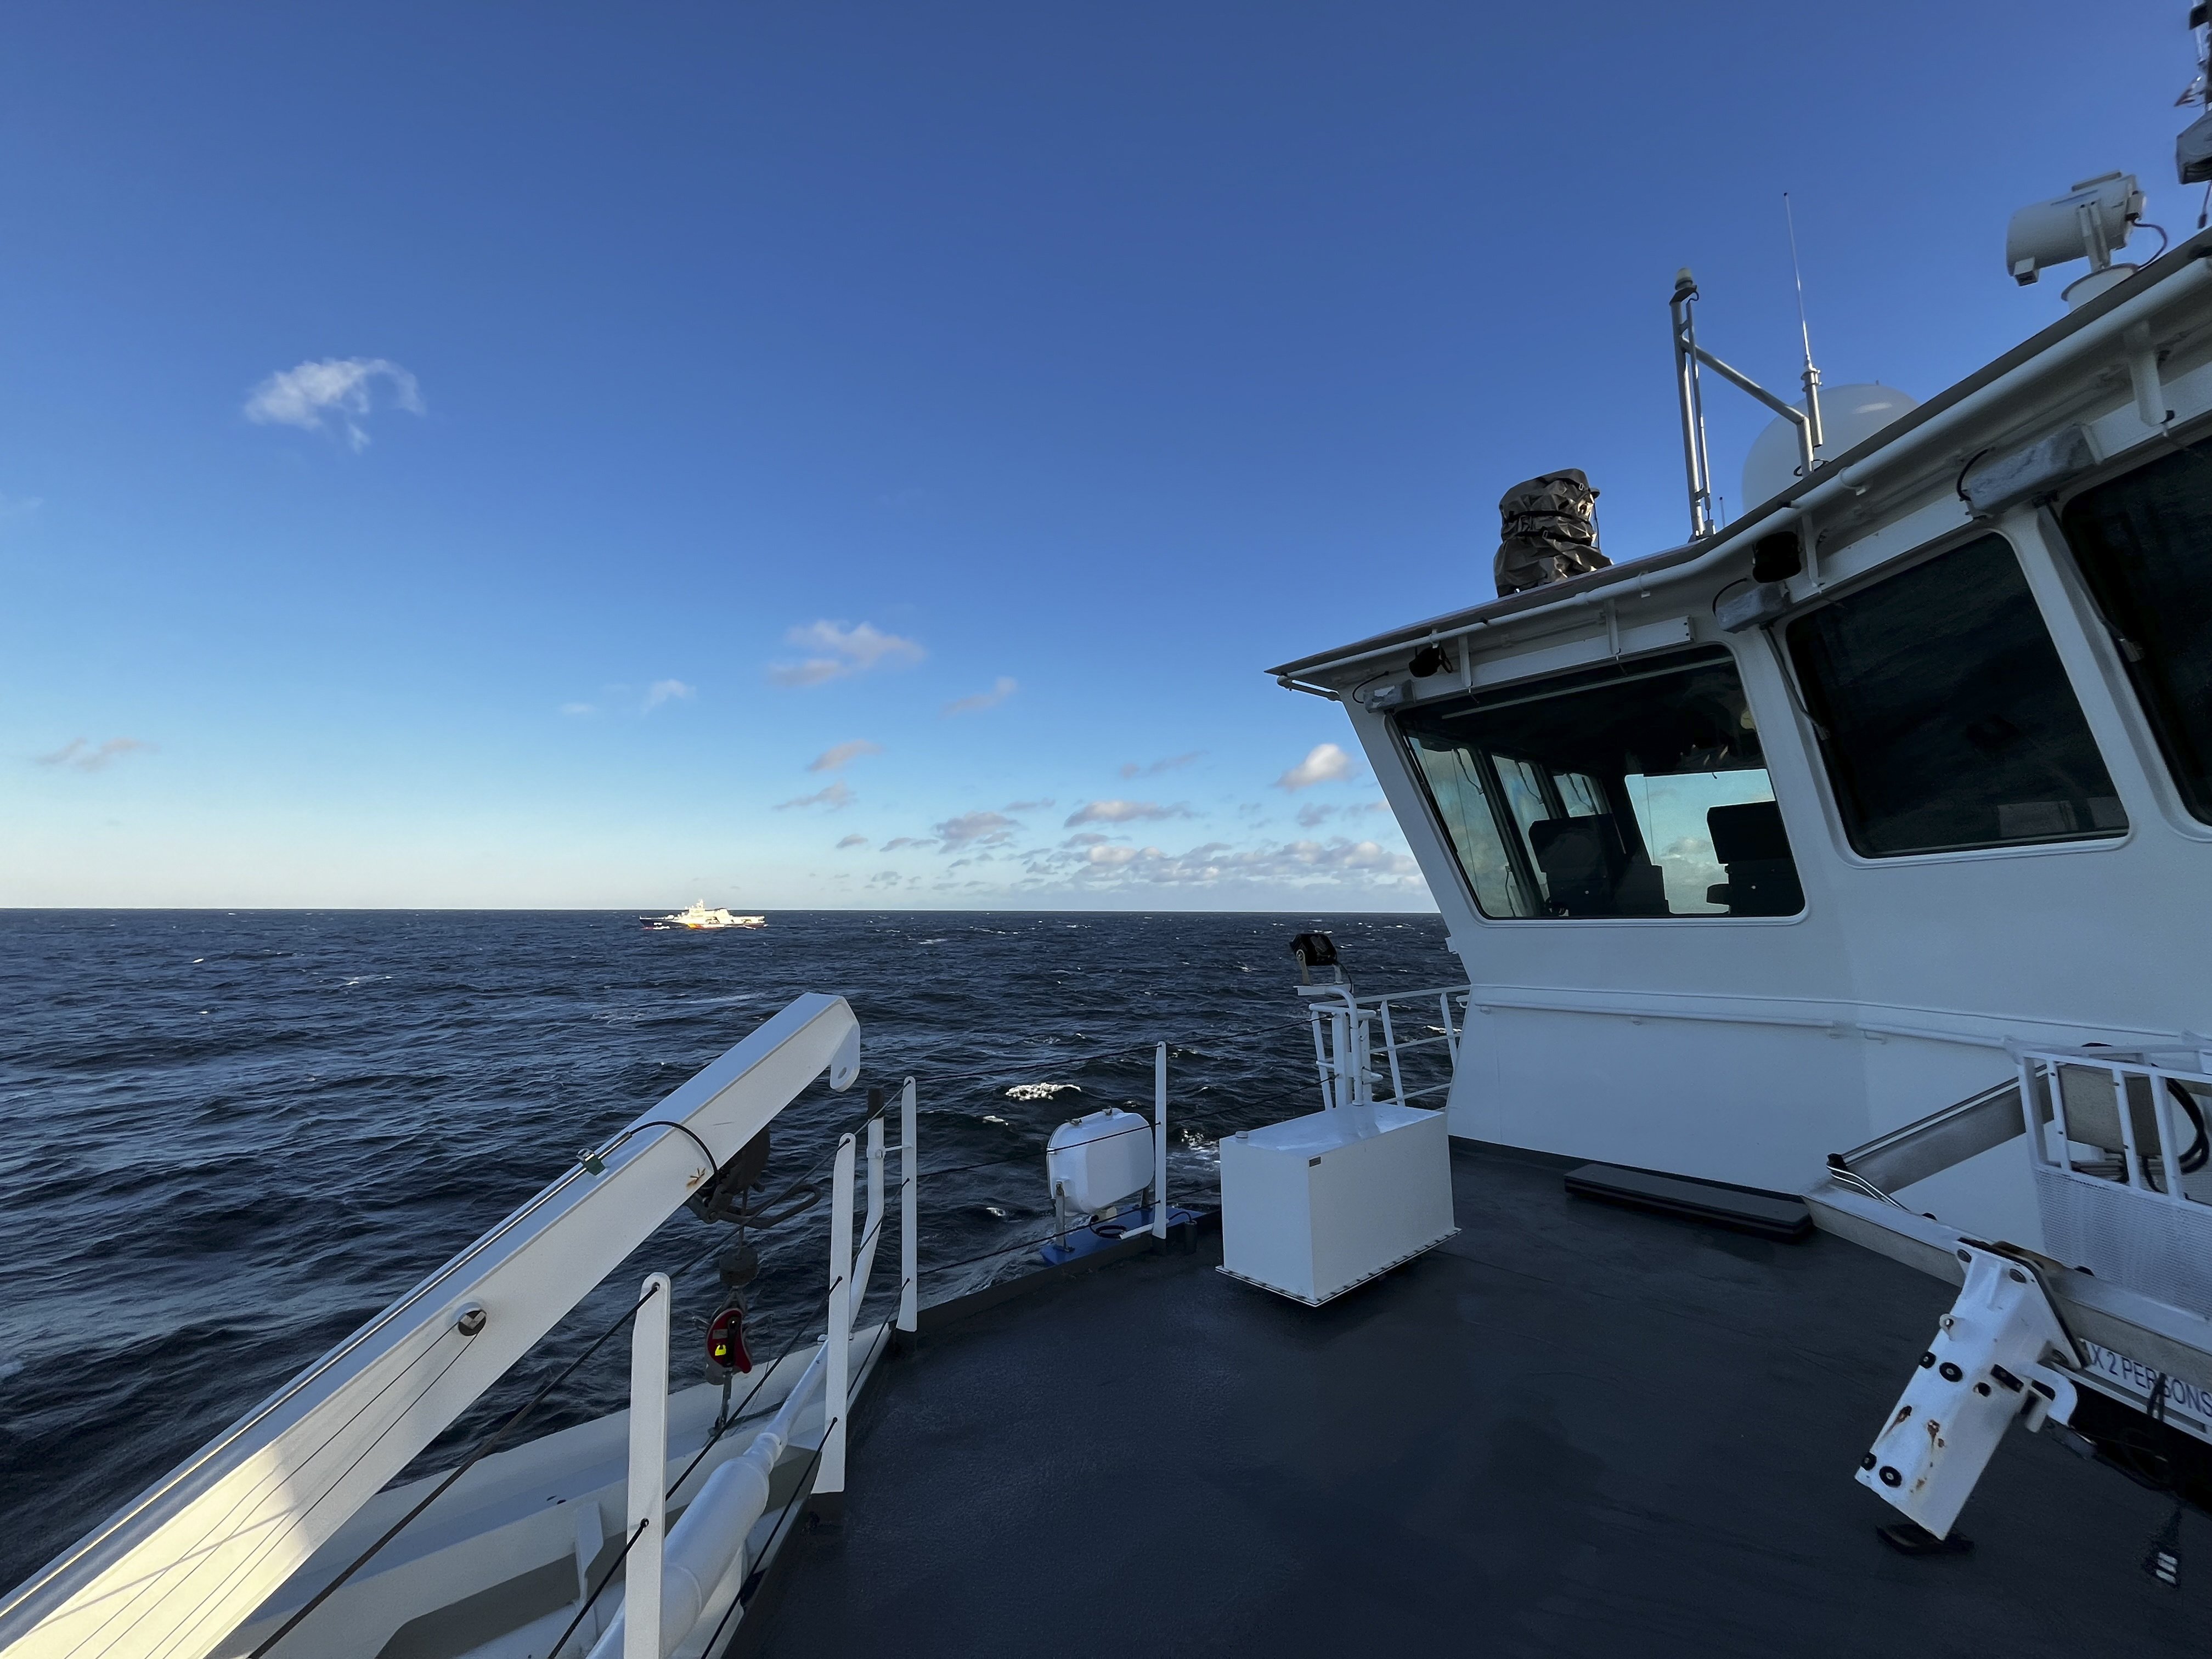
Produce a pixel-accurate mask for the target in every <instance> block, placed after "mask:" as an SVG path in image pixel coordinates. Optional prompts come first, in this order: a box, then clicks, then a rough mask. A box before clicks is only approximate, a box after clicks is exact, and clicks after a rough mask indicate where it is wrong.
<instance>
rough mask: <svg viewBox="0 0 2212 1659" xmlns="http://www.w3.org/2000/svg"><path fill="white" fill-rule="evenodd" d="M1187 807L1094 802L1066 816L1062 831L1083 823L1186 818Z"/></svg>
mask: <svg viewBox="0 0 2212 1659" xmlns="http://www.w3.org/2000/svg"><path fill="white" fill-rule="evenodd" d="M1189 816H1190V808H1188V806H1162V805H1158V804H1157V803H1156V802H1153V801H1148V800H1094V801H1091V802H1088V803H1086V804H1085V805H1082V806H1079V807H1077V808H1076V809H1075V811H1073V812H1071V813H1069V814H1068V817H1067V822H1066V823H1065V824H1063V825H1062V826H1061V828H1063V829H1074V828H1075V827H1076V826H1077V825H1078V824H1084V823H1141V822H1145V821H1148V820H1151V819H1155V818H1187V817H1189Z"/></svg>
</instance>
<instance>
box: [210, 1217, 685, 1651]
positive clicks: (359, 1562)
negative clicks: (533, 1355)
mask: <svg viewBox="0 0 2212 1659" xmlns="http://www.w3.org/2000/svg"><path fill="white" fill-rule="evenodd" d="M703 1254H704V1253H703V1252H702V1255H703ZM699 1259H700V1258H699V1257H698V1256H694V1257H693V1258H692V1261H693V1262H694V1263H696V1261H698V1260H699ZM688 1265H690V1264H687V1266H688ZM678 1271H679V1272H681V1271H683V1270H682V1269H680V1268H679V1269H678ZM659 1294H660V1287H659V1285H651V1286H649V1287H647V1291H646V1292H645V1294H644V1295H643V1296H641V1297H638V1299H637V1300H636V1301H635V1302H634V1303H632V1304H630V1305H629V1307H628V1308H626V1309H624V1310H623V1313H622V1316H621V1317H619V1318H618V1319H617V1320H616V1321H615V1322H614V1323H613V1324H611V1325H610V1326H608V1327H607V1328H606V1329H605V1330H604V1331H601V1332H600V1333H599V1335H597V1336H596V1337H594V1338H592V1343H591V1346H589V1347H587V1348H586V1349H585V1350H584V1351H583V1352H581V1353H580V1354H578V1355H577V1356H576V1357H575V1358H574V1359H572V1360H570V1361H569V1362H568V1364H566V1365H564V1366H562V1368H561V1370H559V1371H558V1372H557V1373H556V1374H555V1375H554V1376H552V1377H551V1378H550V1380H549V1381H548V1382H547V1383H545V1384H544V1386H543V1387H542V1388H540V1389H538V1392H537V1393H536V1394H533V1395H531V1396H530V1398H529V1399H528V1400H526V1401H524V1402H523V1403H522V1404H521V1406H520V1407H517V1408H516V1409H515V1411H514V1412H513V1413H512V1414H510V1415H509V1416H508V1418H507V1420H506V1421H505V1422H504V1423H501V1425H499V1426H498V1427H497V1428H496V1429H495V1430H493V1431H491V1433H489V1434H488V1435H486V1436H485V1437H483V1439H482V1440H480V1441H478V1442H477V1445H476V1449H474V1450H473V1451H471V1453H470V1454H469V1455H468V1456H467V1457H465V1458H464V1459H463V1460H462V1461H461V1462H460V1464H459V1466H458V1467H457V1468H455V1469H454V1470H453V1473H452V1474H449V1475H447V1477H446V1478H445V1479H444V1480H441V1481H440V1482H439V1483H438V1485H437V1486H436V1487H435V1489H434V1490H433V1491H432V1492H431V1493H430V1495H429V1496H428V1498H424V1499H423V1500H422V1502H421V1503H419V1504H416V1506H415V1507H414V1508H413V1509H411V1510H408V1511H407V1513H406V1514H404V1515H403V1516H400V1517H399V1518H398V1520H397V1521H395V1522H392V1525H391V1527H390V1528H388V1529H387V1530H386V1532H385V1534H384V1535H383V1536H382V1537H381V1538H379V1539H378V1540H377V1541H375V1542H374V1544H371V1545H370V1546H369V1547H368V1548H367V1549H365V1550H363V1551H362V1553H360V1554H359V1555H357V1556H356V1557H355V1558H354V1559H353V1560H352V1561H351V1562H350V1563H349V1564H348V1565H346V1566H345V1568H344V1569H343V1571H340V1572H339V1573H338V1575H337V1577H335V1578H333V1579H331V1582H330V1583H327V1584H325V1585H324V1586H323V1587H322V1589H319V1590H317V1591H316V1592H315V1593H314V1594H313V1595H311V1596H309V1597H308V1598H307V1602H306V1603H305V1604H304V1605H303V1606H302V1607H301V1608H300V1610H299V1611H298V1612H296V1613H294V1614H293V1615H292V1616H291V1617H290V1618H289V1619H287V1620H285V1621H284V1623H283V1625H282V1626H280V1627H279V1628H278V1629H277V1631H276V1634H275V1635H273V1636H271V1637H270V1638H268V1640H266V1641H264V1642H263V1643H262V1644H261V1645H260V1646H258V1647H257V1648H255V1649H254V1650H253V1651H252V1653H251V1654H250V1655H248V1656H247V1659H263V1656H264V1655H265V1654H266V1653H267V1652H268V1651H269V1650H270V1649H271V1648H273V1647H275V1646H276V1644H278V1643H279V1642H281V1641H283V1639H284V1638H286V1637H287V1636H289V1635H290V1634H291V1633H292V1632H294V1631H295V1630H296V1629H298V1628H299V1626H300V1625H301V1621H302V1620H305V1619H306V1618H307V1615H308V1614H310V1613H313V1612H314V1610H315V1609H316V1608H317V1607H320V1606H322V1605H323V1603H324V1602H325V1601H328V1600H330V1598H331V1596H332V1595H336V1594H337V1591H338V1589H339V1588H340V1587H341V1586H343V1584H344V1583H346V1582H347V1581H348V1580H349V1579H350V1578H351V1577H353V1576H354V1574H356V1573H357V1572H359V1571H361V1570H362V1568H363V1567H365V1566H367V1565H368V1564H369V1562H370V1561H371V1560H373V1559H375V1557H376V1555H377V1553H379V1552H380V1551H381V1550H382V1549H383V1548H384V1547H385V1546H386V1545H387V1544H389V1543H390V1542H391V1541H392V1540H393V1539H395V1538H397V1537H398V1536H399V1534H400V1533H401V1532H402V1531H404V1529H405V1528H406V1527H407V1525H408V1523H409V1522H411V1521H413V1520H414V1519H415V1517H416V1516H418V1515H420V1514H422V1511H423V1510H427V1509H428V1508H429V1507H430V1505H431V1504H435V1503H436V1502H437V1501H438V1499H439V1498H442V1497H443V1496H445V1494H446V1492H447V1491H448V1490H449V1489H450V1488H451V1487H452V1486H453V1483H454V1482H455V1481H456V1480H459V1479H460V1478H461V1477H462V1476H463V1475H465V1474H467V1473H468V1472H469V1471H470V1470H471V1469H472V1468H475V1467H476V1466H477V1463H479V1462H482V1461H483V1459H484V1458H485V1457H486V1456H487V1455H489V1454H490V1453H491V1452H492V1451H493V1450H494V1449H496V1448H497V1447H498V1446H499V1444H500V1443H501V1442H502V1441H504V1440H505V1439H506V1438H507V1436H508V1435H510V1434H512V1433H513V1431H515V1430H516V1429H518V1428H520V1427H521V1425H522V1423H523V1421H524V1419H526V1418H527V1417H528V1416H529V1415H530V1414H531V1413H532V1412H534V1411H536V1410H537V1409H538V1407H539V1406H540V1405H541V1404H542V1403H544V1399H545V1396H546V1395H550V1394H551V1393H552V1392H553V1390H554V1389H556V1388H558V1387H559V1386H560V1385H561V1384H562V1383H565V1382H566V1381H568V1377H569V1376H570V1375H571V1374H572V1373H573V1372H574V1370H575V1369H576V1367H577V1366H579V1365H580V1364H583V1363H584V1362H585V1361H586V1359H589V1358H591V1357H592V1355H593V1354H595V1353H597V1352H599V1348H600V1346H601V1345H602V1344H603V1343H605V1341H606V1340H607V1339H608V1338H609V1337H611V1336H612V1335H613V1334H615V1333H616V1332H617V1331H618V1330H620V1329H621V1328H623V1326H624V1325H626V1324H628V1323H629V1322H630V1321H631V1320H632V1319H634V1318H635V1317H636V1316H637V1310H639V1309H640V1308H642V1307H643V1306H645V1304H647V1303H648V1302H650V1301H652V1300H653V1297H656V1296H658V1295H659Z"/></svg>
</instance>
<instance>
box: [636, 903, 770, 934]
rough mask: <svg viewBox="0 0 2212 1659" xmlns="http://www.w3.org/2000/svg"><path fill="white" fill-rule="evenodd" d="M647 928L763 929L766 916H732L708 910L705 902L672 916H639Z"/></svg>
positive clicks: (728, 913) (727, 912)
mask: <svg viewBox="0 0 2212 1659" xmlns="http://www.w3.org/2000/svg"><path fill="white" fill-rule="evenodd" d="M638 920H639V921H641V922H643V923H644V924H645V925H646V926H647V927H653V928H660V927H767V926H768V918H767V917H766V916H740V915H732V914H731V913H730V912H729V911H727V910H709V909H708V908H707V901H706V900H704V899H700V900H697V901H696V902H694V903H693V904H692V906H691V908H690V909H688V910H678V911H677V912H676V913H675V914H674V915H666V916H640V917H639V918H638Z"/></svg>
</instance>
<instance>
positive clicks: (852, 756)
mask: <svg viewBox="0 0 2212 1659" xmlns="http://www.w3.org/2000/svg"><path fill="white" fill-rule="evenodd" d="M883 752H884V746H883V744H879V743H870V742H869V741H868V740H867V739H866V738H854V739H853V740H852V742H850V743H841V744H833V745H832V746H831V747H829V748H828V749H825V750H823V751H822V752H821V753H820V754H818V755H817V756H816V757H814V758H813V759H812V760H811V761H809V762H808V763H806V769H807V770H808V771H810V772H835V771H837V770H839V769H841V768H842V767H845V766H848V765H850V764H851V763H853V762H854V761H856V760H858V759H860V757H861V756H863V755H880V754H882V753H883Z"/></svg>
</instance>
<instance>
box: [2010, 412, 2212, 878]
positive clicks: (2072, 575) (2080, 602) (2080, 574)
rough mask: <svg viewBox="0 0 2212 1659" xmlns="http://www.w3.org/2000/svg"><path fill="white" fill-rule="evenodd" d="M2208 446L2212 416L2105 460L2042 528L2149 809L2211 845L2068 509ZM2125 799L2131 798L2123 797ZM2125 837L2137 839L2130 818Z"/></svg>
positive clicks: (2071, 488) (2207, 824)
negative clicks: (2070, 526) (2184, 451)
mask: <svg viewBox="0 0 2212 1659" xmlns="http://www.w3.org/2000/svg"><path fill="white" fill-rule="evenodd" d="M2206 443H2212V416H2198V417H2197V418H2196V419H2194V420H2191V421H2188V422H2179V423H2178V424H2177V428H2176V430H2175V432H2174V433H2173V434H2172V438H2171V441H2160V442H2152V443H2144V444H2136V445H2132V446H2130V447H2128V448H2126V449H2123V450H2120V451H2118V453H2114V454H2112V455H2109V456H2107V457H2106V458H2105V459H2104V461H2103V463H2102V464H2101V465H2098V466H2096V467H2094V468H2093V469H2091V470H2089V471H2085V472H2083V473H2081V475H2080V476H2079V477H2075V478H2074V479H2072V480H2070V481H2069V483H2067V485H2066V487H2065V488H2064V489H2063V490H2061V491H2060V492H2059V493H2058V494H2057V495H2055V496H2053V497H2052V498H2051V500H2050V501H2048V502H2046V503H2045V504H2043V505H2041V506H2040V507H2038V509H2037V513H2036V530H2037V533H2038V534H2039V536H2040V538H2041V539H2042V542H2043V545H2044V549H2045V556H2047V557H2048V558H2049V560H2050V561H2051V567H2052V568H2053V570H2054V572H2055V573H2056V574H2057V580H2058V584H2059V586H2060V587H2061V589H2062V590H2063V592H2064V593H2065V595H2066V599H2067V603H2068V605H2069V606H2070V607H2071V609H2072V610H2073V611H2074V612H2075V617H2074V621H2075V625H2076V626H2077V627H2078V628H2079V629H2081V634H2082V635H2083V637H2084V638H2085V639H2086V641H2087V645H2088V650H2089V655H2090V659H2091V660H2092V661H2093V663H2094V664H2095V665H2096V668H2097V678H2099V680H2100V682H2101V683H2102V689H2103V690H2104V693H2105V696H2106V698H2107V699H2108V700H2109V701H2110V702H2111V704H2112V708H2113V710H2114V712H2115V713H2116V714H2118V717H2119V718H2118V726H2119V729H2120V731H2121V732H2122V733H2123V734H2124V736H2125V737H2126V738H2127V742H2128V748H2129V751H2130V759H2132V760H2133V761H2134V762H2135V763H2136V767H2137V769H2139V771H2140V773H2141V781H2142V786H2143V787H2145V788H2147V789H2148V792H2149V794H2150V804H2151V805H2154V806H2155V807H2156V808H2157V809H2158V816H2159V817H2160V819H2161V820H2162V821H2163V822H2164V823H2166V826H2167V827H2168V828H2169V829H2172V830H2174V831H2175V832H2176V833H2178V834H2179V835H2182V836H2187V837H2189V838H2190V839H2191V840H2195V841H2212V818H2207V817H2200V816H2199V815H2198V813H2197V809H2196V808H2195V807H2193V806H2192V805H2191V804H2190V797H2189V792H2188V790H2187V789H2186V788H2185V787H2184V785H2183V783H2182V781H2181V779H2180V777H2179V775H2177V772H2176V769H2175V767H2174V763H2173V757H2172V755H2171V754H2170V753H2169V752H2168V750H2167V748H2166V737H2165V733H2164V732H2163V730H2162V728H2161V725H2160V720H2159V718H2158V716H2157V715H2156V714H2154V713H2153V712H2152V709H2151V708H2150V706H2149V704H2148V701H2147V700H2146V699H2145V697H2144V696H2143V691H2142V685H2141V684H2140V683H2139V682H2138V680H2137V678H2136V674H2135V672H2134V670H2133V666H2132V665H2130V663H2129V662H2128V661H2127V659H2126V658H2125V657H2124V655H2123V654H2122V653H2121V649H2120V646H2119V641H2118V630H2117V628H2116V626H2115V624H2114V623H2113V622H2112V618H2111V617H2108V616H2107V615H2106V611H2105V605H2104V601H2103V600H2102V599H2100V598H2099V596H2098V592H2097V589H2096V586H2095V585H2094V584H2093V582H2092V581H2091V580H2090V577H2089V573H2088V570H2087V568H2085V566H2084V564H2083V562H2082V559H2081V554H2080V553H2079V552H2077V551H2076V550H2075V546H2074V542H2073V538H2071V537H2069V535H2068V534H2067V533H2066V512H2067V509H2068V508H2069V507H2072V506H2073V504H2074V502H2075V501H2076V500H2077V499H2078V498H2079V497H2081V496H2083V495H2087V494H2089V493H2090V492H2091V491H2092V490H2095V489H2102V488H2104V487H2105V486H2106V485H2107V484H2112V483H2118V482H2119V481H2120V480H2121V479H2123V478H2125V477H2129V476H2130V475H2131V474H2133V473H2136V472H2139V471H2142V470H2143V469H2145V468H2146V467H2148V466H2151V465H2154V464H2155V463H2156V462H2159V461H2160V460H2164V459H2167V458H2168V457H2170V456H2172V454H2173V453H2175V445H2177V444H2178V445H2179V446H2181V447H2185V448H2190V449H2194V448H2196V447H2197V446H2198V445H2202V444H2206ZM2198 459H2200V460H2205V461H2207V462H2208V463H2212V456H2204V455H2201V454H2200V455H2199V457H2198ZM2115 781H2116V782H2117V781H2118V780H2117V779H2116V780H2115ZM2122 799H2123V800H2125V799H2127V798H2126V796H2125V794H2123V796H2122ZM2127 838H2128V839H2130V840H2132V839H2134V827H2133V815H2132V814H2131V815H2130V829H2129V835H2128V837H2127Z"/></svg>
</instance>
